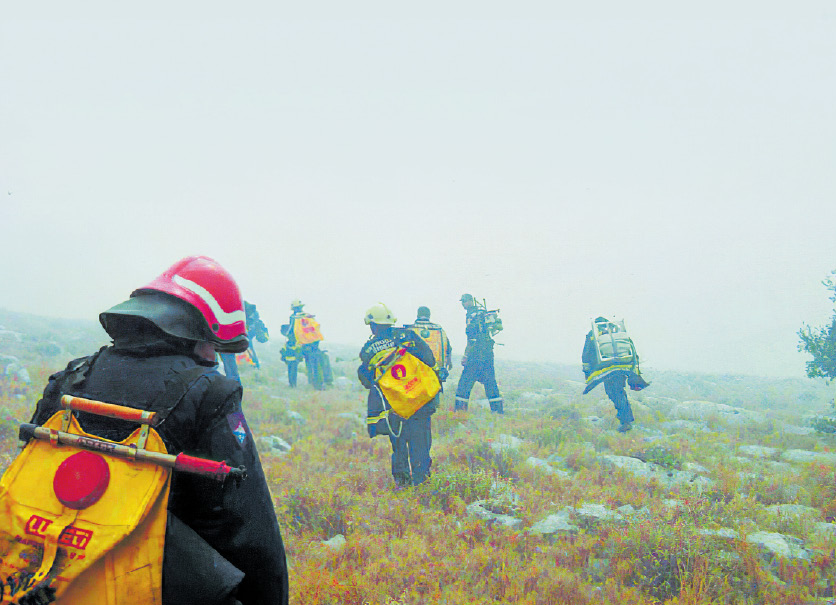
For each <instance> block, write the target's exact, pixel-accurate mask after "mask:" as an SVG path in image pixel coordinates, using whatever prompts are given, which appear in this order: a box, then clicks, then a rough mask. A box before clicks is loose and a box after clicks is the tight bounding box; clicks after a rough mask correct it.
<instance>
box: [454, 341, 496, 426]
mask: <svg viewBox="0 0 836 605" xmlns="http://www.w3.org/2000/svg"><path fill="white" fill-rule="evenodd" d="M477 382H481V383H482V384H483V385H484V386H485V395H487V396H488V403H490V405H491V411H492V412H498V413H500V414H502V413H503V405H502V395H500V394H499V386H497V384H496V372H495V370H494V367H493V352H491V354H490V355H486V356H484V357H479V358H468V360H467V364H466V365H465V366H464V369H463V370H462V375H461V378H459V384H458V385H457V386H456V407H455V409H457V410H466V409H467V402H468V400H469V399H470V391H472V390H473V385H474V384H476V383H477Z"/></svg>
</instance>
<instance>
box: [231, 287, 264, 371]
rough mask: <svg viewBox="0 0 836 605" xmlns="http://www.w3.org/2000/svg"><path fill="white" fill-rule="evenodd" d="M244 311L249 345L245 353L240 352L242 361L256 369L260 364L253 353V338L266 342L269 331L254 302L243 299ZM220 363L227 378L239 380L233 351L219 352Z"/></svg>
mask: <svg viewBox="0 0 836 605" xmlns="http://www.w3.org/2000/svg"><path fill="white" fill-rule="evenodd" d="M244 313H245V315H246V318H247V319H246V321H247V338H248V339H249V341H250V344H249V347H248V348H247V350H246V352H245V353H242V354H240V355H241V356H242V357H243V359H244V361H245V362H247V363H249V362H252V364H253V365H254V366H255V368H256V369H257V370H258V369H260V368H261V364H260V363H259V361H258V355H256V354H255V340H258V342H267V341H268V340H270V332H268V331H267V326H266V325H264V322H263V321H261V318H260V317H259V316H258V311H257V310H256V308H255V305H254V304H251V303H248V302H247V301H246V300H245V301H244ZM220 357H221V363H223V366H224V374H225V375H226V377H227V378H233V379H235V380H237V381H238V382H241V375H240V374H239V372H238V361H237V360H236V355H235V354H234V353H221V354H220Z"/></svg>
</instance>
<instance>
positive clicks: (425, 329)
mask: <svg viewBox="0 0 836 605" xmlns="http://www.w3.org/2000/svg"><path fill="white" fill-rule="evenodd" d="M404 327H406V328H409V329H410V330H412V331H413V332H415V333H416V334H417V335H418V336H420V337H421V339H422V340H423V341H424V342H426V343H427V345H429V347H430V349H431V350H432V352H433V356H434V357H435V369H441V368H446V367H447V342H446V341H447V339H446V338H445V335H444V331H443V330H442V329H441V326H436V325H434V324H430V325H421V324H412V325H409V326H404Z"/></svg>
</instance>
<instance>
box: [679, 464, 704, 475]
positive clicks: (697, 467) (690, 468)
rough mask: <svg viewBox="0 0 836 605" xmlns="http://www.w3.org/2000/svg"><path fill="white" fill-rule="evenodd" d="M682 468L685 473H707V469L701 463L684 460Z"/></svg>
mask: <svg viewBox="0 0 836 605" xmlns="http://www.w3.org/2000/svg"><path fill="white" fill-rule="evenodd" d="M682 470H683V471H685V472H686V473H704V474H708V472H709V471H708V469H707V468H705V467H704V466H703V465H702V464H697V463H696V462H686V463H685V464H683V465H682Z"/></svg>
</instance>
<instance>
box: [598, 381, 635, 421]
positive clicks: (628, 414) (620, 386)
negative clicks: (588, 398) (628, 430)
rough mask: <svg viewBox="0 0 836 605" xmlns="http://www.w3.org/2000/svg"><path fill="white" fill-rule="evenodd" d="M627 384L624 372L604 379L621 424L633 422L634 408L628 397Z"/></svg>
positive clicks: (605, 387)
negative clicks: (625, 387)
mask: <svg viewBox="0 0 836 605" xmlns="http://www.w3.org/2000/svg"><path fill="white" fill-rule="evenodd" d="M626 384H627V377H626V376H625V375H624V374H618V375H615V376H608V377H607V378H605V379H604V390H605V391H606V392H607V397H609V398H610V401H612V403H613V405H614V406H615V413H616V416H618V421H619V422H620V423H621V424H627V423H628V422H633V410H632V408H631V407H630V400H629V399H627V391H626V390H625V389H624V386H625V385H626Z"/></svg>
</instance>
